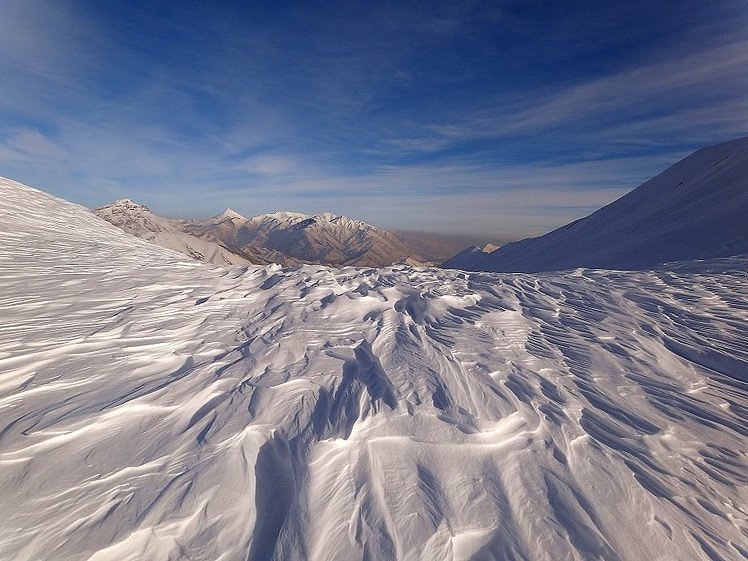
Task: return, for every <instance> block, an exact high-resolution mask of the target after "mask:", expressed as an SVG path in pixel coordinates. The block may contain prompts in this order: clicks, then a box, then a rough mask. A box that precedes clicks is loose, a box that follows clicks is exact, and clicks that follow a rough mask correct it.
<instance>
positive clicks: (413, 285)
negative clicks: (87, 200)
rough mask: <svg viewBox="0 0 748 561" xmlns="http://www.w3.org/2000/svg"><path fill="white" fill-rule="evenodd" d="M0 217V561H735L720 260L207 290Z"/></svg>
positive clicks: (742, 292) (738, 386)
mask: <svg viewBox="0 0 748 561" xmlns="http://www.w3.org/2000/svg"><path fill="white" fill-rule="evenodd" d="M0 195H1V196H0V232H2V236H3V243H2V245H0V265H1V266H0V293H2V294H3V298H2V299H0V317H2V326H0V373H1V374H0V496H1V497H2V500H0V558H13V559H17V560H34V561H38V560H43V559H68V560H89V561H107V560H111V561H115V560H116V561H122V560H135V559H149V560H161V559H163V560H166V559H221V560H268V559H278V560H281V559H284V560H303V559H314V560H318V559H320V560H321V559H325V560H351V559H368V560H380V559H381V560H391V559H403V560H405V559H408V560H410V559H424V560H442V559H443V560H470V559H476V560H477V559H533V560H536V559H580V560H581V559H606V560H622V561H623V560H626V561H628V560H631V561H640V560H642V559H678V560H693V559H724V560H738V559H743V558H744V556H745V555H746V552H747V551H748V545H747V544H746V533H745V532H746V527H748V516H747V513H746V504H748V500H747V499H748V494H747V492H746V489H748V461H747V457H748V439H746V435H747V432H748V431H747V430H746V420H747V419H746V411H748V397H746V383H747V381H748V329H747V328H746V327H747V325H746V317H747V316H748V276H747V275H746V270H747V269H748V262H746V261H744V260H740V259H726V260H722V261H713V262H708V263H703V264H690V265H688V266H686V267H684V269H683V270H682V271H677V270H676V271H670V272H631V273H621V272H606V271H588V270H583V269H579V270H576V271H573V272H570V273H567V274H557V275H551V274H546V275H535V276H531V275H521V274H518V275H501V274H468V273H462V272H457V271H447V270H414V269H410V268H408V267H393V268H387V269H372V268H359V269H354V268H343V269H339V270H331V269H327V268H324V267H319V266H299V267H295V268H291V269H281V268H279V267H277V266H271V267H266V268H260V267H238V268H233V269H225V268H224V269H222V268H211V267H209V266H204V265H202V264H199V263H196V262H194V261H190V260H188V259H185V258H184V257H182V256H179V255H178V254H175V253H173V252H170V251H167V250H163V249H161V248H158V247H155V246H153V245H152V244H150V243H148V242H145V241H141V240H138V239H136V238H133V237H132V236H128V235H126V234H124V233H123V232H121V231H120V230H118V229H116V228H114V227H113V226H111V225H108V224H106V223H104V222H103V221H101V220H99V219H98V218H96V217H95V216H93V215H92V214H91V213H89V212H86V211H85V209H82V208H81V207H78V206H76V205H72V204H70V203H66V202H64V201H60V200H58V199H54V198H53V197H50V196H48V195H46V194H43V193H41V192H39V191H35V190H32V189H29V188H27V187H24V186H22V185H19V184H16V183H13V182H10V181H8V180H2V181H0Z"/></svg>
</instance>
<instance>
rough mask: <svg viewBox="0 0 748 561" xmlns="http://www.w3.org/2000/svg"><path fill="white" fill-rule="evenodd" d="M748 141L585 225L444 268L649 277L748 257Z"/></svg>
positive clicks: (697, 156) (712, 152) (690, 163)
mask: <svg viewBox="0 0 748 561" xmlns="http://www.w3.org/2000/svg"><path fill="white" fill-rule="evenodd" d="M747 217H748V138H742V139H738V140H734V141H731V142H726V143H724V144H719V145H717V146H712V147H710V148H704V149H702V150H699V151H698V152H695V153H694V154H692V155H690V156H688V157H687V158H685V159H683V160H682V161H680V162H678V163H677V164H675V165H674V166H672V167H671V168H669V169H668V170H666V171H665V172H663V173H661V174H660V175H658V176H657V177H655V178H653V179H651V180H649V181H647V182H646V183H644V184H643V185H641V186H640V187H638V188H636V189H634V190H633V191H631V192H630V193H628V194H627V195H625V196H624V197H621V198H620V199H618V200H617V201H615V202H613V203H611V204H609V205H608V206H606V207H603V208H601V209H600V210H598V211H597V212H595V213H594V214H591V215H590V216H588V217H586V218H582V219H580V220H577V221H576V222H572V223H571V224H567V225H566V226H562V227H561V228H559V229H557V230H554V231H553V232H550V233H549V234H546V235H544V236H541V237H539V238H533V239H527V240H523V241H520V242H516V243H511V244H507V245H505V246H503V247H501V248H500V249H498V250H496V251H493V252H491V253H490V254H488V255H486V254H484V253H482V252H480V251H475V248H469V249H468V250H466V251H464V252H462V253H460V254H459V255H456V256H455V257H454V258H452V259H450V260H449V261H447V262H446V263H444V265H443V266H444V267H449V268H454V269H466V270H482V271H527V272H532V271H552V270H563V269H570V268H574V267H596V268H611V269H643V268H647V267H651V266H653V265H655V264H658V263H664V262H666V261H677V260H684V259H704V258H711V257H724V256H730V255H739V254H741V253H748V218H747Z"/></svg>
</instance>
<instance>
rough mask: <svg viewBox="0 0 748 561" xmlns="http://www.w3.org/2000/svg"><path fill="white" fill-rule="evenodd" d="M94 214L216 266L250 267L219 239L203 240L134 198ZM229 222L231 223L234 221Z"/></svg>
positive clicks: (146, 238)
mask: <svg viewBox="0 0 748 561" xmlns="http://www.w3.org/2000/svg"><path fill="white" fill-rule="evenodd" d="M94 213H95V214H96V215H97V216H99V217H100V218H103V219H104V220H106V221H107V222H110V223H111V224H114V225H115V226H117V227H119V228H121V229H123V230H124V231H125V232H128V233H130V234H133V235H134V236H137V237H139V238H142V239H145V240H149V241H152V242H155V243H157V244H158V245H161V246H163V247H167V248H169V249H173V250H175V251H178V252H180V253H184V254H185V255H189V256H190V257H192V258H193V259H197V260H198V261H205V262H208V263H214V264H216V265H246V264H248V263H250V260H249V259H247V258H246V257H245V256H242V255H239V254H237V253H236V252H234V251H232V250H231V249H229V248H228V247H226V246H225V245H223V244H222V243H220V242H218V241H217V240H215V239H203V238H198V237H196V236H193V235H191V234H189V233H187V232H185V231H184V227H183V221H180V220H170V219H168V218H164V217H162V216H158V215H157V214H154V213H153V212H151V211H150V209H149V208H148V207H147V206H145V205H141V204H138V203H136V202H134V201H131V200H130V199H120V200H118V201H114V202H113V203H110V204H108V205H106V206H103V207H101V208H97V209H96V210H95V211H94ZM225 220H227V221H229V222H230V221H231V218H230V217H229V218H226V219H225Z"/></svg>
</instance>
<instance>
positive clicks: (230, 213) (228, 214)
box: [214, 208, 247, 222]
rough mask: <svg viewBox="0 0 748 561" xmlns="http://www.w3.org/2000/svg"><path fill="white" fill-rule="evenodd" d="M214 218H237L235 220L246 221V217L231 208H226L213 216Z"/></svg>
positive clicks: (221, 219)
mask: <svg viewBox="0 0 748 561" xmlns="http://www.w3.org/2000/svg"><path fill="white" fill-rule="evenodd" d="M214 220H220V221H223V220H237V221H240V222H246V221H247V219H246V217H244V216H242V215H241V214H239V213H238V212H236V211H235V210H234V209H233V208H227V209H226V210H224V211H223V212H222V213H221V214H219V215H218V216H216V217H214Z"/></svg>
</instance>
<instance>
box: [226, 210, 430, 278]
mask: <svg viewBox="0 0 748 561" xmlns="http://www.w3.org/2000/svg"><path fill="white" fill-rule="evenodd" d="M236 245H237V247H241V248H244V247H256V246H260V247H266V248H269V249H273V250H276V251H280V252H281V253H284V254H286V255H289V256H291V257H293V258H296V259H298V260H299V261H303V262H306V263H324V264H327V265H335V266H337V265H358V266H372V267H377V266H387V265H391V264H392V263H395V262H397V261H400V260H405V259H407V258H415V259H419V257H418V256H417V255H414V251H413V250H412V249H411V248H410V247H408V245H407V244H406V243H405V242H404V241H403V240H401V239H400V238H399V237H398V236H397V234H395V233H393V232H390V231H388V230H382V229H379V228H376V227H375V226H372V225H371V224H367V223H366V222H361V221H360V220H353V219H351V218H348V217H346V216H336V215H334V214H331V213H323V214H317V215H314V216H309V215H306V214H301V213H298V212H274V213H271V214H263V215H260V216H255V217H254V218H251V219H249V220H248V221H247V222H245V223H244V224H243V225H242V227H241V229H240V230H239V233H238V235H237V242H236Z"/></svg>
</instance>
